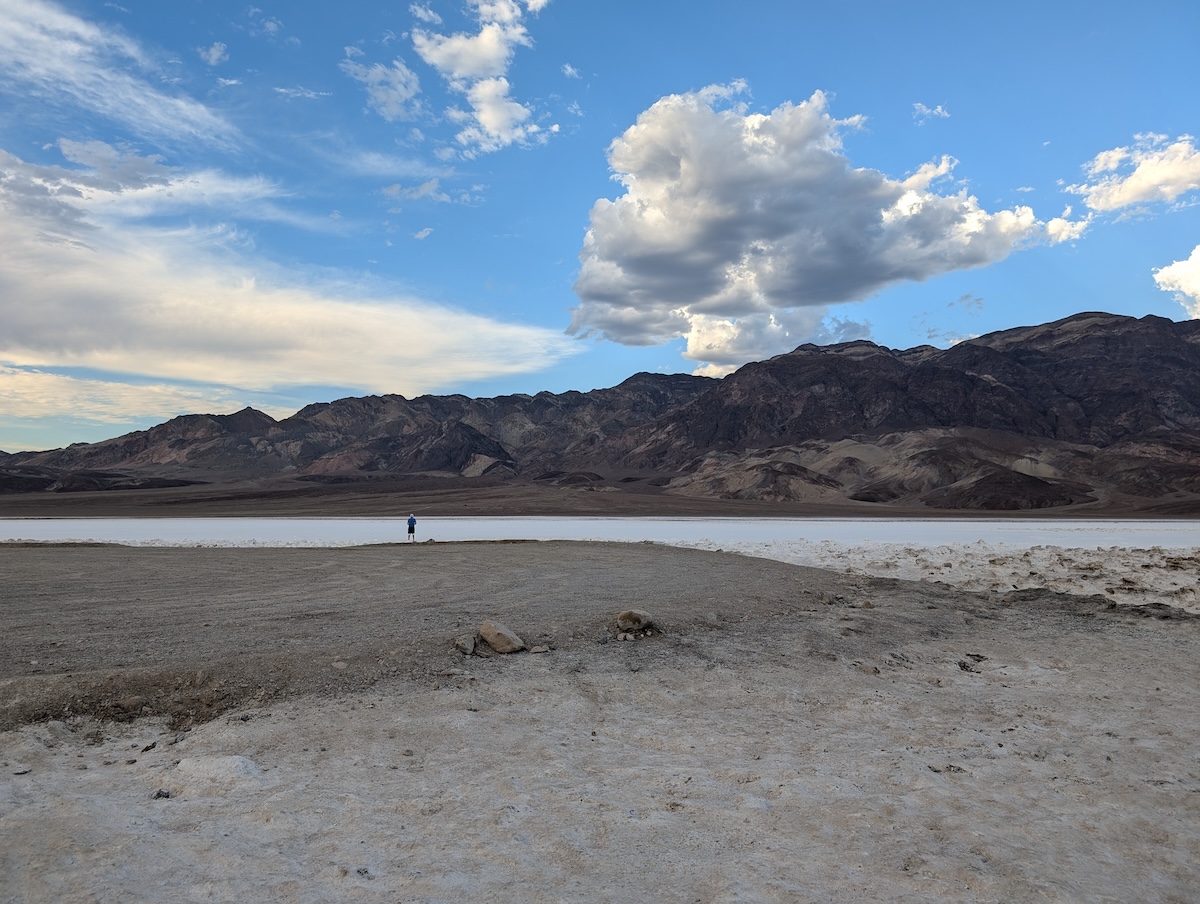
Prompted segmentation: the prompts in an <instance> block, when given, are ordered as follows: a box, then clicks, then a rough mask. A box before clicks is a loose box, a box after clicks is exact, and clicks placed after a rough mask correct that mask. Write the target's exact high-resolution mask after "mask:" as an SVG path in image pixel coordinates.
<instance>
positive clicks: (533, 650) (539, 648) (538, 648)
mask: <svg viewBox="0 0 1200 904" xmlns="http://www.w3.org/2000/svg"><path fill="white" fill-rule="evenodd" d="M529 652H530V653H549V652H550V648H549V647H547V646H536V647H530V648H529Z"/></svg>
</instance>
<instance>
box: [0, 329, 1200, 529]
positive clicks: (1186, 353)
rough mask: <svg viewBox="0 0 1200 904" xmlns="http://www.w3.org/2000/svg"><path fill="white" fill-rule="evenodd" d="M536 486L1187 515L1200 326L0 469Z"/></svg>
mask: <svg viewBox="0 0 1200 904" xmlns="http://www.w3.org/2000/svg"><path fill="white" fill-rule="evenodd" d="M398 476H405V477H410V478H417V477H420V478H425V479H434V480H441V481H446V482H448V483H447V485H450V484H451V483H452V484H453V485H454V486H458V487H462V486H464V485H471V486H496V485H498V484H503V485H506V486H510V487H512V488H519V487H521V486H533V485H537V486H539V487H542V488H546V487H558V488H561V489H562V490H563V491H564V492H566V491H579V490H586V491H590V492H609V493H640V494H647V493H649V494H658V495H661V496H666V497H693V498H697V499H733V500H745V501H749V502H772V503H777V504H783V505H799V506H804V505H813V504H820V505H835V506H836V505H846V506H850V507H852V508H857V509H864V510H865V509H868V508H869V509H877V508H880V507H885V508H887V509H889V510H892V509H896V510H899V509H904V510H917V509H919V510H958V511H971V510H981V511H1005V510H1009V511H1013V510H1032V509H1046V508H1053V509H1057V510H1060V511H1077V510H1079V511H1087V510H1096V511H1113V510H1116V511H1131V512H1132V511H1140V512H1152V513H1154V512H1156V513H1160V514H1177V515H1178V514H1192V513H1196V512H1200V322H1197V321H1184V322H1181V323H1177V322H1174V321H1171V320H1167V319H1165V318H1161V317H1154V316H1148V317H1143V318H1140V319H1135V318H1132V317H1125V316H1119V315H1112V314H1103V313H1084V314H1077V315H1075V316H1072V317H1068V318H1066V319H1064V320H1059V321H1055V322H1053V323H1048V324H1043V325H1039V326H1031V327H1020V328H1016V329H1010V330H1005V331H1002V332H997V333H991V334H988V335H984V336H979V337H976V338H973V339H968V340H966V341H963V342H960V343H958V344H957V345H954V346H952V347H951V348H948V349H937V348H934V347H932V346H920V347H917V348H911V349H905V350H894V349H889V348H886V347H884V346H880V345H876V344H874V343H872V342H868V341H862V340H860V341H855V342H848V343H841V344H837V345H828V346H816V345H802V346H800V347H799V348H797V349H795V350H794V351H792V352H789V353H787V354H784V355H779V356H777V357H774V358H771V359H769V360H766V361H758V362H753V363H750V364H747V365H745V366H743V367H741V368H740V369H738V370H737V371H735V372H734V373H732V374H730V375H729V376H727V377H725V378H724V379H720V380H717V379H711V378H705V377H697V376H687V375H682V374H672V375H664V374H650V373H640V374H636V375H635V376H632V377H630V378H629V379H627V380H625V381H624V382H623V383H621V384H619V385H617V386H614V387H611V388H608V389H598V390H594V391H591V392H565V393H559V394H555V393H549V392H541V393H538V394H536V395H523V394H522V395H508V396H499V397H496V398H486V399H473V398H468V397H466V396H463V395H447V396H431V395H426V396H420V397H418V398H414V399H406V398H404V397H403V396H400V395H383V396H367V397H361V398H346V399H339V400H337V401H334V402H328V403H320V404H313V405H309V406H307V407H306V408H303V409H302V410H300V411H298V412H297V413H296V414H294V415H292V416H291V417H288V418H284V419H283V420H275V419H274V418H271V417H269V416H268V415H266V414H264V413H263V412H260V411H256V410H254V409H251V408H246V409H244V410H242V411H239V412H237V413H236V414H229V415H206V414H194V415H186V416H182V417H177V418H173V419H172V420H170V421H167V422H166V423H163V424H159V425H158V426H155V427H152V428H150V429H149V430H144V431H137V432H134V433H129V434H126V435H124V436H120V437H116V438H114V439H110V440H105V441H103V442H99V443H90V444H76V445H72V446H70V447H68V448H66V449H58V450H53V451H46V452H21V453H14V454H7V453H0V493H3V494H26V493H46V492H50V493H67V492H83V491H121V490H135V489H143V490H144V489H150V488H156V489H160V490H161V489H166V488H179V489H180V491H181V492H182V491H184V489H186V488H187V487H189V486H198V485H205V486H210V487H211V486H213V485H226V484H230V485H232V484H237V483H239V482H245V481H249V480H256V481H263V480H273V481H283V482H288V483H289V484H295V485H297V486H304V485H311V484H314V483H315V484H322V485H324V486H326V487H330V488H333V487H338V486H346V487H350V486H355V487H357V489H358V490H360V491H361V489H362V485H364V484H366V485H367V486H369V485H370V482H371V481H379V480H381V479H384V478H396V477H398Z"/></svg>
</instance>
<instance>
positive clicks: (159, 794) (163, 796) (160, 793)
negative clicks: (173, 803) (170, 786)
mask: <svg viewBox="0 0 1200 904" xmlns="http://www.w3.org/2000/svg"><path fill="white" fill-rule="evenodd" d="M170 797H171V792H170V791H168V790H167V789H166V788H159V789H158V790H157V791H155V792H154V799H155V800H167V799H169V798H170Z"/></svg>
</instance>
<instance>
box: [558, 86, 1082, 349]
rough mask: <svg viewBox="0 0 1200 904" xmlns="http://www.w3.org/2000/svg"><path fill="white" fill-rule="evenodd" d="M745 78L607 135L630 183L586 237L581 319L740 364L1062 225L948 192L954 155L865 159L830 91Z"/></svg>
mask: <svg viewBox="0 0 1200 904" xmlns="http://www.w3.org/2000/svg"><path fill="white" fill-rule="evenodd" d="M744 90H745V85H744V84H742V83H734V84H733V85H729V86H712V87H710V88H706V89H704V90H703V91H699V92H695V93H689V94H681V95H670V96H668V97H664V98H662V99H660V100H659V101H658V102H656V103H655V104H654V105H653V106H651V107H650V109H648V110H646V111H645V112H643V113H642V114H641V115H640V116H639V117H638V119H637V122H636V124H635V125H633V126H632V127H630V128H629V129H628V130H626V132H625V133H624V134H623V135H621V136H620V137H619V138H617V139H616V140H614V141H613V142H612V144H611V145H610V146H609V149H608V159H609V164H610V166H611V167H612V169H613V172H614V174H615V175H614V178H615V179H616V180H617V181H618V182H619V183H620V184H621V185H622V186H623V188H624V193H623V194H622V195H621V196H620V197H618V198H617V199H616V200H615V201H610V200H607V199H600V200H598V201H597V202H596V203H595V205H594V206H593V207H592V210H591V216H590V228H589V229H588V231H587V234H586V236H585V238H584V244H583V249H582V250H581V252H580V255H579V257H580V271H579V277H578V280H577V282H576V284H575V291H576V293H577V294H578V296H579V299H580V304H579V305H578V307H576V308H575V309H574V316H573V319H572V322H571V325H570V327H569V329H568V332H570V333H572V334H575V335H579V336H588V335H599V336H602V337H604V338H607V339H611V340H613V341H616V342H620V343H624V344H627V345H651V344H657V343H661V342H664V341H668V340H671V339H675V338H678V337H685V338H686V340H687V351H686V352H685V357H687V358H689V359H692V360H697V361H704V362H709V363H716V364H721V365H728V364H733V363H744V362H745V361H747V360H751V359H753V358H762V357H766V356H769V355H772V354H776V353H779V352H781V351H786V350H787V349H788V348H790V347H792V346H794V345H796V344H799V341H802V340H803V339H804V338H807V337H806V336H805V333H806V332H808V331H811V330H812V329H813V328H814V325H815V324H819V323H820V322H821V321H822V316H823V314H824V311H825V306H827V305H831V304H836V303H840V302H848V301H858V300H862V299H865V298H868V297H870V296H872V295H874V294H876V293H877V292H879V291H881V290H882V289H884V288H886V287H888V286H890V285H893V284H895V283H899V282H905V281H921V280H926V279H930V278H932V277H934V276H937V275H940V274H943V273H947V272H950V271H953V270H962V269H967V268H971V267H982V266H986V265H988V264H992V263H995V262H996V261H999V260H1002V259H1003V258H1005V257H1006V256H1007V255H1008V254H1009V253H1011V252H1012V251H1013V250H1014V249H1016V248H1019V247H1021V246H1022V245H1024V244H1027V243H1032V242H1037V241H1043V240H1055V239H1059V238H1061V237H1062V236H1063V235H1064V234H1065V233H1067V232H1069V231H1070V230H1069V228H1068V225H1066V221H1064V224H1062V225H1059V226H1056V227H1055V230H1053V231H1051V230H1048V228H1047V224H1044V223H1042V222H1040V221H1039V220H1038V219H1037V218H1036V217H1035V216H1034V214H1033V211H1032V210H1031V209H1030V208H1028V207H1015V208H1013V209H1012V210H1001V211H997V212H994V213H991V212H988V211H986V210H984V209H982V208H981V207H980V205H979V202H978V200H977V199H976V198H974V197H973V196H971V195H969V194H967V193H966V191H958V192H954V193H950V194H941V193H939V192H938V191H936V190H935V189H934V185H935V184H939V183H941V182H943V181H944V180H946V179H947V178H948V177H949V176H950V174H951V173H952V171H953V168H954V165H955V161H954V160H953V159H951V158H949V157H943V158H942V159H941V160H939V161H936V162H934V163H928V164H925V165H924V166H922V167H920V168H919V169H918V170H917V171H916V173H914V174H913V175H911V176H909V177H908V178H907V179H894V178H891V177H889V176H887V175H885V174H883V173H880V172H877V171H874V170H870V169H860V168H856V167H854V166H853V165H852V164H851V162H850V161H849V160H848V159H847V158H846V157H845V155H844V154H843V153H842V141H841V135H842V133H843V132H845V131H846V130H849V129H854V128H856V127H858V126H859V125H860V123H861V122H862V120H861V118H859V117H851V118H849V119H844V120H837V119H834V118H833V117H831V116H830V115H829V113H828V112H827V109H826V106H827V105H826V99H825V96H824V95H823V94H822V93H820V92H817V93H816V94H814V95H813V96H812V97H811V98H809V100H807V101H805V102H803V103H800V104H795V105H793V104H790V103H788V104H783V105H782V106H780V107H778V108H776V109H775V110H773V111H772V112H770V113H768V114H757V113H756V114H748V113H746V112H745V110H744V109H742V108H741V107H739V106H736V105H731V103H732V101H733V99H734V98H735V97H736V96H737V95H738V94H740V93H741V92H742V91H744Z"/></svg>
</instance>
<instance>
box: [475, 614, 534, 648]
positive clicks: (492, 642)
mask: <svg viewBox="0 0 1200 904" xmlns="http://www.w3.org/2000/svg"><path fill="white" fill-rule="evenodd" d="M479 636H480V638H481V639H482V640H483V642H484V643H486V644H487V645H488V646H489V647H491V648H492V649H493V650H495V651H496V652H497V653H516V652H518V651H519V650H523V649H525V641H523V640H521V638H520V637H518V636H517V635H516V634H514V633H513V632H512V631H510V630H509V629H508V628H506V627H505V626H504V625H502V624H500V623H499V622H494V621H492V620H491V619H490V618H489V619H488V620H486V621H485V622H484V623H483V624H482V625H480V626H479Z"/></svg>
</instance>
